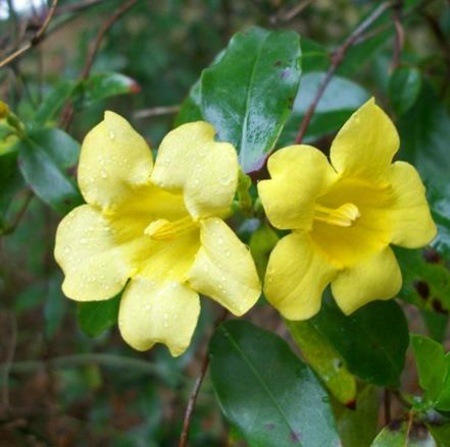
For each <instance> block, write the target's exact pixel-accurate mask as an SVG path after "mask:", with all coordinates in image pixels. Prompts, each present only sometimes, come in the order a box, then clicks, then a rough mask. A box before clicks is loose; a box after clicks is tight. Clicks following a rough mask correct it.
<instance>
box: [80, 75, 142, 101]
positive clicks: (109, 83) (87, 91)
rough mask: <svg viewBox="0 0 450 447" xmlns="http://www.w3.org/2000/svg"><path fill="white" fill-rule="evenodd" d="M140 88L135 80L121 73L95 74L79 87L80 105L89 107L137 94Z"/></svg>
mask: <svg viewBox="0 0 450 447" xmlns="http://www.w3.org/2000/svg"><path fill="white" fill-rule="evenodd" d="M139 90H140V87H139V85H138V84H137V82H136V81H135V80H134V79H131V78H130V77H128V76H125V75H123V74H120V73H95V74H93V75H91V76H89V78H88V79H86V80H85V81H83V83H82V84H81V85H80V87H79V92H78V93H79V97H78V98H77V102H78V105H80V103H81V105H82V106H83V107H89V106H91V105H92V104H93V103H95V102H97V101H101V100H103V99H106V98H109V97H111V96H117V95H123V94H127V93H137V92H139Z"/></svg>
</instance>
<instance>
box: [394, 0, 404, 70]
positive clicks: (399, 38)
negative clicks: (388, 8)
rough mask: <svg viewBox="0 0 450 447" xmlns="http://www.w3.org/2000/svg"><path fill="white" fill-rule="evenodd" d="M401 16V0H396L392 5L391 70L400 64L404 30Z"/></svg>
mask: <svg viewBox="0 0 450 447" xmlns="http://www.w3.org/2000/svg"><path fill="white" fill-rule="evenodd" d="M402 18H403V0H397V1H396V2H395V4H394V6H393V22H394V29H395V39H394V52H393V55H392V64H391V68H392V70H395V69H396V68H398V66H399V65H400V59H401V54H402V51H403V45H404V43H405V31H404V29H403V25H402Z"/></svg>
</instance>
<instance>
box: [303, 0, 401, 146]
mask: <svg viewBox="0 0 450 447" xmlns="http://www.w3.org/2000/svg"><path fill="white" fill-rule="evenodd" d="M391 7H392V2H390V1H389V2H383V3H381V4H380V6H378V8H376V9H375V10H374V11H373V12H372V14H371V15H370V16H368V17H367V19H366V20H364V21H363V22H362V23H361V24H360V25H359V26H358V27H357V28H356V29H355V30H354V31H353V32H352V33H351V34H350V36H348V37H347V39H346V40H345V42H344V43H343V44H342V45H341V46H340V47H339V48H338V49H337V50H336V51H335V52H334V54H333V56H332V58H331V66H330V68H329V69H328V71H327V73H326V75H325V78H324V79H323V81H322V83H321V84H320V86H319V88H318V90H317V93H316V95H315V96H314V99H313V101H312V103H311V104H310V106H309V107H308V110H307V111H306V113H305V116H304V117H303V120H302V122H301V123H300V128H299V131H298V133H297V137H296V138H295V142H296V143H297V144H299V143H301V141H302V140H303V137H304V136H305V133H306V130H307V129H308V126H309V123H310V122H311V119H312V117H313V115H314V112H315V110H316V108H317V104H318V103H319V101H320V99H321V98H322V95H323V94H324V92H325V89H326V88H327V87H328V84H329V83H330V81H331V79H332V78H333V76H334V74H335V73H336V70H337V69H338V68H339V66H340V65H341V63H342V62H343V60H344V58H345V55H346V54H347V51H348V50H349V48H351V47H352V46H353V45H355V44H356V43H357V41H358V40H359V39H360V38H361V37H362V35H363V34H364V33H365V32H366V31H367V29H368V28H369V27H370V26H371V25H372V24H373V23H374V22H375V21H376V20H377V19H378V18H379V17H380V16H381V15H382V14H383V13H384V12H385V11H386V10H387V9H389V8H391Z"/></svg>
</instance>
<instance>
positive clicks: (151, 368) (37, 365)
mask: <svg viewBox="0 0 450 447" xmlns="http://www.w3.org/2000/svg"><path fill="white" fill-rule="evenodd" d="M46 363H47V364H48V365H50V366H51V367H52V368H73V367H77V366H84V365H86V364H96V365H100V366H106V367H112V368H123V369H127V370H130V371H135V372H140V373H141V374H149V375H157V376H161V377H162V376H164V371H163V370H162V369H161V368H159V367H158V365H154V364H153V363H150V362H147V361H145V360H141V359H138V358H132V357H125V356H121V355H114V354H103V353H95V354H76V355H65V356H61V357H53V358H49V359H46V361H45V362H43V361H40V360H28V361H23V362H14V363H12V364H11V371H12V372H14V373H29V372H32V371H35V370H37V369H43V368H45V366H46V365H45V364H46Z"/></svg>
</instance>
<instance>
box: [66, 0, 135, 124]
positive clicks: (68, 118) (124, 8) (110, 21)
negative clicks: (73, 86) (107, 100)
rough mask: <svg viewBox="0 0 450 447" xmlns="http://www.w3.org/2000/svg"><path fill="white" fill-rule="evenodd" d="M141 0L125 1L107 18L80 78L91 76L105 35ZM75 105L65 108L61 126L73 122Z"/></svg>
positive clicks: (82, 79) (81, 79) (68, 105)
mask: <svg viewBox="0 0 450 447" xmlns="http://www.w3.org/2000/svg"><path fill="white" fill-rule="evenodd" d="M138 1H139V0H128V1H127V2H125V3H123V4H122V6H120V7H119V8H117V9H116V11H114V13H113V14H112V15H111V17H109V18H108V20H106V21H105V22H104V23H103V25H102V27H101V28H100V31H99V32H98V34H97V38H96V39H95V41H94V44H93V46H92V47H91V50H90V51H89V54H88V56H87V58H86V63H85V64H84V67H83V70H82V72H81V74H80V77H79V80H80V81H84V80H85V79H87V78H88V77H89V74H90V72H91V69H92V65H93V64H94V60H95V57H96V56H97V53H98V50H99V48H100V44H101V42H102V40H103V38H104V37H105V34H106V33H107V32H108V31H109V29H110V28H111V27H112V26H113V25H114V24H115V23H116V22H117V21H118V20H119V19H120V18H121V17H122V16H123V15H124V14H125V13H126V12H128V10H129V9H131V8H132V7H133V6H134V5H135V4H136V3H137V2H138ZM73 112H74V110H73V105H72V104H70V103H69V104H67V105H66V107H65V108H64V109H63V111H62V114H61V122H60V125H61V127H63V128H65V129H67V128H68V127H69V125H70V123H71V122H72V118H73Z"/></svg>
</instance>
